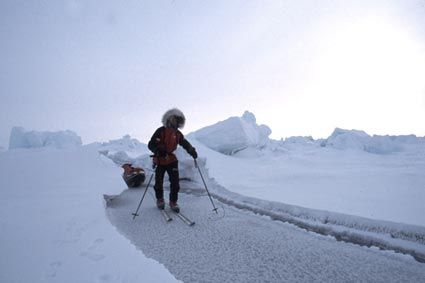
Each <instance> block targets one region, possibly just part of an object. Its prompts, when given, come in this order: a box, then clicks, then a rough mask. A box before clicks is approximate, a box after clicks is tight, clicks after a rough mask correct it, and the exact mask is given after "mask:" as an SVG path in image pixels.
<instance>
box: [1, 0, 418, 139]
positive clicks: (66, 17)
mask: <svg viewBox="0 0 425 283" xmlns="http://www.w3.org/2000/svg"><path fill="white" fill-rule="evenodd" d="M100 3H101V4H100ZM117 3H118V2H117V1H101V2H99V1H47V0H45V1H12V0H10V1H9V0H7V1H5V0H3V1H1V2H0V62H1V63H0V146H3V147H7V146H8V139H9V134H10V130H11V128H12V127H13V126H23V127H24V128H26V129H28V130H50V131H53V130H65V129H70V130H73V131H75V132H76V133H77V134H79V135H80V136H81V137H82V139H83V142H84V143H89V142H93V141H104V140H108V139H115V138H119V137H121V136H123V135H125V134H130V135H131V136H133V137H136V138H138V139H140V140H141V141H145V142H146V141H147V140H148V138H149V137H150V136H151V135H152V133H153V131H154V130H155V129H156V128H157V127H158V126H160V119H161V116H162V114H163V112H165V111H166V110H167V109H168V108H171V107H178V108H180V109H181V110H182V111H183V112H184V113H185V114H186V117H187V119H188V121H187V123H186V128H185V129H184V131H183V132H184V133H188V132H190V131H193V130H196V129H198V128H200V127H204V126H206V125H209V124H212V123H215V122H217V121H219V120H224V119H226V118H228V117H230V116H240V115H242V113H243V112H244V110H250V111H251V112H253V113H254V114H255V115H256V117H257V122H258V123H261V124H266V125H268V126H269V127H270V128H271V129H272V131H273V132H272V136H271V137H272V138H276V139H278V138H281V137H287V136H293V135H312V136H313V137H315V138H319V137H327V136H329V135H330V134H331V132H332V131H333V129H334V128H335V127H340V128H346V129H359V130H365V131H366V132H367V133H369V134H411V133H413V134H416V135H419V136H424V135H425V2H424V1H405V0H403V1H402V0H400V1H334V0H332V1H331V0H328V1H325V0H321V1H313V0H311V1H305V0H303V1H259V0H258V1H240V0H238V1H236V0H231V1H228V0H226V1H224V0H223V1H180V0H174V1H153V0H152V1H135V0H134V1H122V2H121V4H117Z"/></svg>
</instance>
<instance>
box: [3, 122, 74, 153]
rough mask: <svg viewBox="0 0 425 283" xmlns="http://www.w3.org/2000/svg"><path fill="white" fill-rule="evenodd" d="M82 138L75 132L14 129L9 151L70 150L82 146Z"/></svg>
mask: <svg viewBox="0 0 425 283" xmlns="http://www.w3.org/2000/svg"><path fill="white" fill-rule="evenodd" d="M81 145H82V141H81V138H80V137H79V136H78V135H77V134H76V133H74V132H73V131H69V130H66V131H58V132H38V131H26V130H25V129H24V128H22V127H13V128H12V131H11V133H10V139H9V149H15V148H34V147H35V148H39V147H52V148H69V147H76V146H81Z"/></svg>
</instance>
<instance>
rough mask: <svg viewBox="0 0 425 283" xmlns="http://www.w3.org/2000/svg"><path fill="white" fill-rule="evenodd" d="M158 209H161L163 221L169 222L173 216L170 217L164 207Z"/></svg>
mask: <svg viewBox="0 0 425 283" xmlns="http://www.w3.org/2000/svg"><path fill="white" fill-rule="evenodd" d="M160 210H161V214H162V216H164V219H165V222H170V221H171V220H173V218H171V216H170V214H168V212H167V211H165V209H160Z"/></svg>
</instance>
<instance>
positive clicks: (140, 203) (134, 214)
mask: <svg viewBox="0 0 425 283" xmlns="http://www.w3.org/2000/svg"><path fill="white" fill-rule="evenodd" d="M154 174H155V173H152V175H151V177H150V178H149V182H148V184H147V185H146V189H145V192H144V193H143V196H142V199H141V200H140V202H139V206H138V207H137V210H136V212H135V213H132V215H133V220H134V218H136V216H139V214H137V212H139V208H140V206H141V205H142V201H143V199H144V198H145V195H146V192H147V191H148V188H149V185H150V183H151V181H152V178H153V175H154Z"/></svg>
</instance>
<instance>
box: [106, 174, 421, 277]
mask: <svg viewBox="0 0 425 283" xmlns="http://www.w3.org/2000/svg"><path fill="white" fill-rule="evenodd" d="M181 187H182V189H181V193H180V199H179V203H180V205H181V207H182V211H183V213H185V214H186V215H187V216H188V217H190V218H191V220H193V221H195V222H196V224H195V225H194V226H192V227H189V226H187V225H186V224H184V223H183V222H182V221H181V220H180V219H179V218H178V217H176V216H175V215H174V214H171V216H172V217H173V220H172V221H171V222H168V223H166V222H165V220H164V219H163V217H162V215H161V213H160V212H159V211H158V209H157V208H156V206H155V200H154V194H153V190H152V188H151V190H150V191H149V194H148V196H147V197H146V199H145V201H144V203H143V204H142V207H141V210H140V215H139V216H138V217H137V218H136V220H134V221H133V220H132V219H131V218H130V217H129V215H128V210H129V209H130V208H134V207H136V206H137V204H138V200H139V198H140V196H141V193H142V190H125V191H123V192H122V193H121V194H120V195H119V196H116V197H115V198H114V199H113V200H112V201H111V202H110V205H109V206H108V207H107V213H108V216H109V218H110V220H111V222H112V223H113V224H114V225H115V226H116V227H117V228H118V230H119V231H121V232H122V233H123V234H124V235H125V236H126V237H128V238H129V239H130V240H131V242H132V243H133V244H134V245H136V246H138V247H139V248H140V249H141V250H142V251H143V253H145V254H146V255H147V256H149V257H151V258H154V259H156V260H158V261H159V262H161V263H163V264H164V265H165V266H166V267H167V268H168V269H169V270H170V272H172V274H174V275H175V276H176V278H177V279H180V280H182V281H184V282H422V281H423V280H424V279H425V268H424V264H423V263H419V262H416V261H414V260H413V259H412V258H411V257H408V256H404V255H400V254H395V253H393V252H382V251H380V250H378V249H377V248H364V247H361V246H358V245H352V244H347V243H343V242H338V241H336V240H335V238H333V237H324V236H320V235H318V234H315V233H310V232H307V231H306V230H303V229H299V228H297V227H296V226H293V225H290V224H286V223H282V222H280V221H272V220H271V219H270V218H268V217H261V216H256V215H253V214H252V213H250V212H247V211H243V210H240V209H236V208H234V206H227V205H225V204H221V203H220V202H218V201H217V200H215V203H216V205H217V206H218V207H219V212H220V213H219V214H218V215H216V214H215V213H213V212H212V211H211V208H212V205H211V203H210V201H209V199H208V197H207V196H206V194H205V190H204V189H203V188H202V187H201V184H196V183H192V182H182V183H181ZM170 213H171V212H170ZM223 216H224V217H223Z"/></svg>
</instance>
